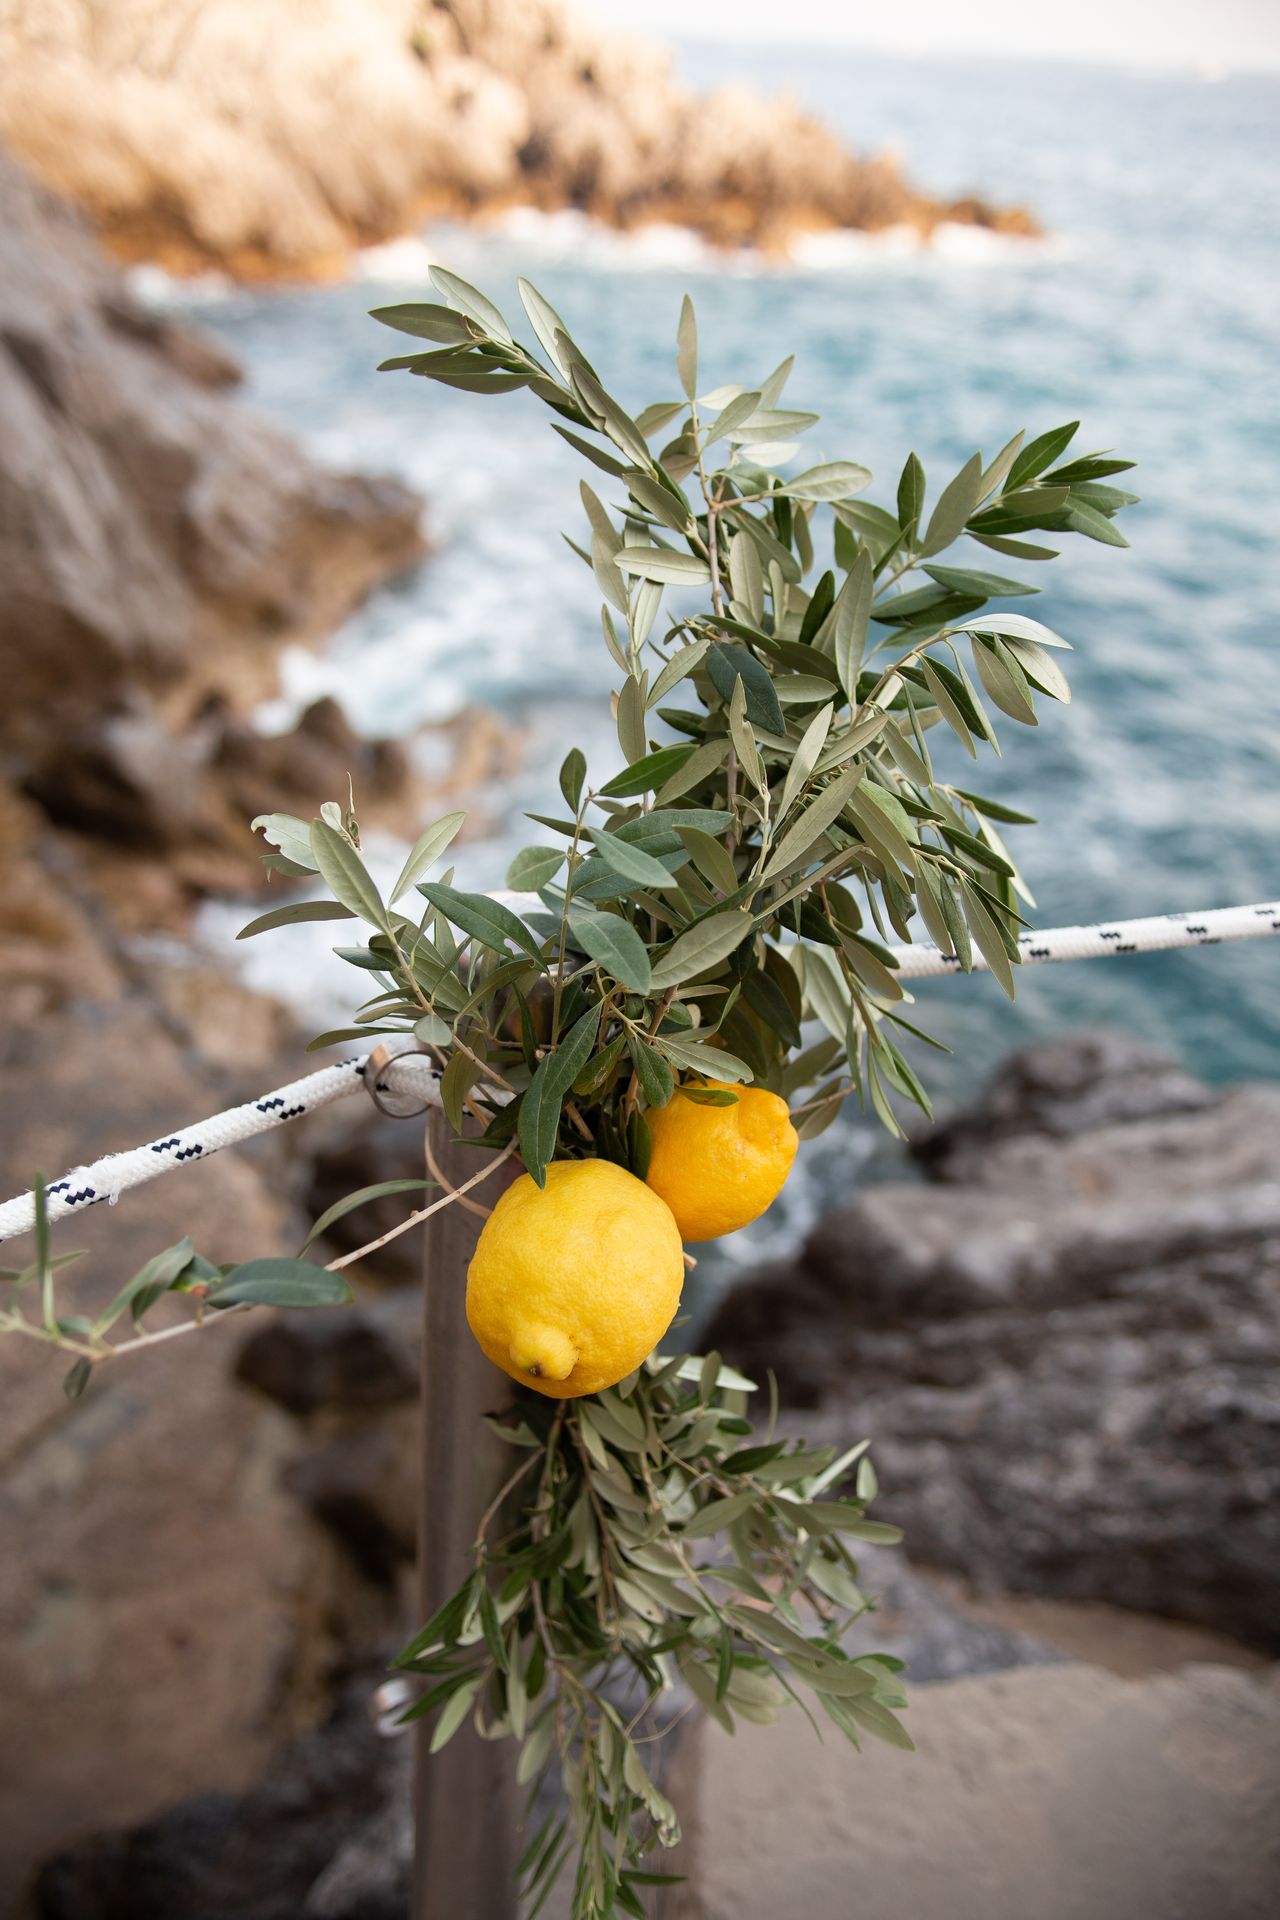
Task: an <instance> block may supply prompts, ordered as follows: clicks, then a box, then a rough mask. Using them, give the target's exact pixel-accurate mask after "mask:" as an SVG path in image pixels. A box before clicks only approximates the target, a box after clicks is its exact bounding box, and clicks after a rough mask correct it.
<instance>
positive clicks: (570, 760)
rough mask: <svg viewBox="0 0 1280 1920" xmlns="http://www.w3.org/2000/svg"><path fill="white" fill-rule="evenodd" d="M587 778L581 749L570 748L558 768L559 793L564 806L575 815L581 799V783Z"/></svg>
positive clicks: (585, 764)
mask: <svg viewBox="0 0 1280 1920" xmlns="http://www.w3.org/2000/svg"><path fill="white" fill-rule="evenodd" d="M586 777H587V760H586V755H585V754H584V753H583V751H582V749H581V747H570V749H569V751H568V753H567V754H566V755H565V757H564V763H563V765H562V766H561V768H560V791H561V793H562V794H563V795H564V798H565V804H566V806H569V807H572V808H573V810H574V812H575V813H576V812H577V810H578V802H579V801H580V800H581V798H582V783H583V781H584V780H585V779H586Z"/></svg>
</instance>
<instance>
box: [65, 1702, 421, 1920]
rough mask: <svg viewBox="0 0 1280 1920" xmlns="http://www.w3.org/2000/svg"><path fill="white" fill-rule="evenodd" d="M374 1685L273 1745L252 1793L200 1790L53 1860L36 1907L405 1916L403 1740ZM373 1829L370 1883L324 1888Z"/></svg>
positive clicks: (95, 1918) (200, 1914)
mask: <svg viewBox="0 0 1280 1920" xmlns="http://www.w3.org/2000/svg"><path fill="white" fill-rule="evenodd" d="M374 1684H375V1682H374V1681H373V1680H372V1679H370V1680H368V1681H366V1682H363V1683H359V1684H356V1685H353V1686H352V1688H351V1689H350V1691H349V1694H348V1696H347V1698H346V1699H345V1700H344V1703H343V1705H342V1707H341V1709H340V1710H339V1712H338V1713H337V1714H336V1715H335V1716H334V1719H333V1720H332V1721H331V1722H330V1724H329V1725H328V1726H326V1727H324V1728H322V1729H321V1730H320V1731H319V1732H317V1733H314V1734H309V1735H307V1736H306V1737H305V1738H304V1739H302V1740H298V1741H295V1742H294V1743H293V1744H292V1745H291V1746H289V1747H287V1748H286V1749H285V1750H284V1751H283V1752H282V1753H280V1754H279V1755H278V1756H277V1758H276V1761H275V1763H274V1764H273V1765H272V1767H271V1768H270V1769H269V1771H268V1772H267V1773H266V1774H265V1775H264V1776H263V1779H262V1780H261V1782H260V1783H259V1784H258V1785H257V1786H256V1787H254V1788H253V1789H252V1791H251V1792H249V1793H247V1794H245V1795H243V1796H237V1795H235V1794H229V1793H210V1794H203V1795H201V1796H200V1797H199V1798H198V1799H195V1800H189V1801H186V1802H184V1803H183V1804H182V1805H181V1806H178V1807H175V1808H174V1809H173V1810H172V1811H170V1812H168V1813H165V1814H162V1815H161V1816H160V1817H159V1818H158V1819H156V1820H152V1821H149V1822H148V1823H147V1824H146V1825H145V1826H142V1827H138V1828H136V1829H135V1830H134V1831H133V1832H130V1833H113V1834H102V1835H99V1836H97V1837H95V1838H93V1839H91V1840H88V1841H86V1842H84V1843H83V1844H82V1845H80V1846H77V1847H73V1848H71V1849H69V1850H68V1851H67V1852H66V1853H64V1854H61V1855H60V1856H59V1857H58V1858H57V1859H55V1860H53V1861H51V1862H50V1863H49V1864H48V1865H47V1866H46V1867H45V1868H44V1869H43V1871H42V1872H41V1874H40V1875H39V1877H38V1880H37V1882H36V1888H35V1898H34V1911H35V1914H36V1917H37V1920H300V1916H301V1915H303V1914H312V1913H315V1914H324V1915H327V1916H329V1920H406V1915H407V1913H408V1853H407V1847H406V1844H405V1843H406V1842H407V1837H408V1830H409V1829H408V1797H409V1781H410V1763H411V1757H412V1754H411V1742H409V1741H407V1740H385V1739H381V1738H380V1737H379V1736H378V1734H377V1733H376V1732H375V1730H374V1726H373V1723H372V1720H371V1718H370V1715H369V1713H368V1710H367V1702H368V1699H369V1695H370V1692H371V1690H372V1687H373V1685H374ZM374 1831H376V1832H378V1833H379V1834H381V1835H383V1836H384V1839H383V1846H384V1851H383V1853H382V1856H381V1861H380V1865H381V1868H382V1871H381V1872H380V1874H379V1875H378V1876H376V1879H377V1880H378V1882H379V1883H380V1884H377V1885H375V1876H374V1875H373V1874H371V1873H366V1874H364V1875H363V1876H360V1880H359V1882H358V1883H357V1884H353V1882H352V1878H351V1876H350V1874H349V1873H345V1874H344V1877H345V1878H346V1879H347V1884H348V1886H349V1888H350V1890H351V1892H350V1897H349V1898H345V1897H344V1898H342V1899H339V1900H336V1901H335V1899H334V1897H333V1896H334V1893H335V1891H337V1889H335V1886H334V1875H335V1870H337V1869H338V1868H340V1867H341V1865H342V1863H343V1862H344V1859H345V1858H346V1857H347V1854H348V1849H349V1848H350V1847H352V1846H353V1845H357V1844H358V1843H359V1842H361V1841H363V1842H365V1843H366V1844H367V1841H368V1838H369V1836H370V1834H371V1833H372V1832H374ZM397 1832H398V1833H399V1835H400V1836H401V1840H400V1843H399V1844H400V1852H399V1854H398V1855H397V1854H396V1852H395V1845H396V1842H395V1840H394V1837H393V1836H394V1835H395V1834H396V1833H397ZM326 1885H327V1886H328V1889H329V1891H328V1892H327V1893H326V1891H325V1889H326ZM313 1893H314V1896H315V1901H316V1902H317V1904H313V1900H312V1895H313Z"/></svg>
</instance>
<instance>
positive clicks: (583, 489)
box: [578, 480, 622, 559]
mask: <svg viewBox="0 0 1280 1920" xmlns="http://www.w3.org/2000/svg"><path fill="white" fill-rule="evenodd" d="M578 493H579V495H580V496H581V499H582V504H583V507H584V508H585V510H586V515H587V518H588V520H589V521H590V522H591V531H592V533H593V535H595V536H596V537H597V538H598V539H599V540H600V542H601V543H602V545H603V547H604V550H605V552H606V553H607V554H608V555H609V557H610V558H611V559H612V557H613V555H614V554H616V553H617V551H618V549H619V548H620V547H621V545H622V536H621V534H620V533H619V532H618V530H617V528H616V527H615V526H614V524H613V521H612V520H611V519H610V517H609V512H608V509H607V508H606V507H605V504H604V502H603V501H602V500H601V499H600V497H599V495H598V494H597V493H595V492H594V491H593V490H592V488H590V487H589V486H588V485H587V483H586V481H585V480H579V482H578ZM593 544H594V542H593Z"/></svg>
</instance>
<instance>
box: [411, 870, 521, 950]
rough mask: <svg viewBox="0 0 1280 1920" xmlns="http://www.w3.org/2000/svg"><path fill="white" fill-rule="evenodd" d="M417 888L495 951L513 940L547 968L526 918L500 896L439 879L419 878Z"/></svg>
mask: <svg viewBox="0 0 1280 1920" xmlns="http://www.w3.org/2000/svg"><path fill="white" fill-rule="evenodd" d="M418 891H419V893H421V894H422V895H423V896H424V898H426V899H427V900H429V901H430V902H431V905H432V906H433V907H436V908H438V910H439V911H440V912H441V913H442V914H443V915H444V916H445V918H446V919H448V920H452V922H453V924H454V926H455V927H461V928H462V931H463V932H464V933H469V934H470V935H471V937H472V938H473V939H475V940H479V941H480V943H481V944H482V945H483V946H486V947H488V948H490V949H491V951H492V952H494V953H502V952H503V950H504V948H505V947H506V945H507V943H508V942H510V943H511V944H512V945H513V946H517V947H519V948H520V949H521V950H522V951H523V952H525V953H527V954H528V955H529V958H530V959H531V960H535V961H536V962H537V964H538V965H539V966H540V967H541V968H542V969H543V971H544V972H545V971H546V964H547V963H546V961H545V960H544V958H543V956H542V953H541V950H540V949H539V946H538V942H537V941H536V939H535V938H534V936H533V934H532V933H531V932H530V931H529V929H528V927H526V926H525V924H524V922H523V920H520V919H518V918H517V916H516V915H515V914H514V913H512V911H511V909H510V907H504V906H503V905H502V902H501V901H500V900H490V899H489V897H488V895H487V894H483V893H460V892H459V891H458V889H457V888H456V887H450V886H446V885H445V884H444V882H443V881H438V880H437V881H426V880H424V881H419V882H418Z"/></svg>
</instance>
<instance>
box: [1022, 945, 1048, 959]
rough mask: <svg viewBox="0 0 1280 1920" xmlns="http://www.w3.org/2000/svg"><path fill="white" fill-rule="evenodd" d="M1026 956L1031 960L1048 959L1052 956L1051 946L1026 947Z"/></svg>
mask: <svg viewBox="0 0 1280 1920" xmlns="http://www.w3.org/2000/svg"><path fill="white" fill-rule="evenodd" d="M1027 956H1028V958H1029V959H1032V960H1048V959H1051V958H1052V956H1053V948H1052V947H1028V948H1027Z"/></svg>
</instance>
